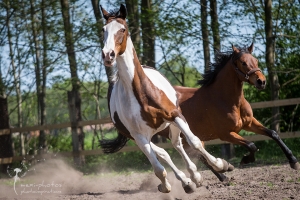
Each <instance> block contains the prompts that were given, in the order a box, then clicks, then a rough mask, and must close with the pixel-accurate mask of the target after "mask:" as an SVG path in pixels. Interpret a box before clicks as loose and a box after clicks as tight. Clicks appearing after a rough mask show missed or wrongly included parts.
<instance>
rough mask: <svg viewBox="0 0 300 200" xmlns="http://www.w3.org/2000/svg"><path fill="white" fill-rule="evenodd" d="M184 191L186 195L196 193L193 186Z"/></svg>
mask: <svg viewBox="0 0 300 200" xmlns="http://www.w3.org/2000/svg"><path fill="white" fill-rule="evenodd" d="M183 189H184V191H185V193H187V194H191V193H193V192H194V189H193V187H191V185H186V186H184V187H183Z"/></svg>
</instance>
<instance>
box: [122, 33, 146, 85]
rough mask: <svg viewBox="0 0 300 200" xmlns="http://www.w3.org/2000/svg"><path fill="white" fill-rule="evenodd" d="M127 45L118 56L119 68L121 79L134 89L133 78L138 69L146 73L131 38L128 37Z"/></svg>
mask: <svg viewBox="0 0 300 200" xmlns="http://www.w3.org/2000/svg"><path fill="white" fill-rule="evenodd" d="M126 45H127V47H126V50H125V51H124V53H123V54H122V55H120V56H118V57H117V68H118V73H119V79H120V81H122V82H123V84H124V85H126V87H127V88H128V89H132V83H133V79H134V77H135V76H136V74H137V71H138V72H140V73H142V74H143V73H144V72H143V69H142V66H141V64H140V61H139V60H138V57H137V54H136V51H135V49H134V46H133V43H132V41H131V38H130V37H128V38H127V44H126Z"/></svg>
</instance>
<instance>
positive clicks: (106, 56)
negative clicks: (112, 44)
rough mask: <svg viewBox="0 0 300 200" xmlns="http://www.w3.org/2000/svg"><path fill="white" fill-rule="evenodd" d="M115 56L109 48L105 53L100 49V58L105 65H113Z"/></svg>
mask: <svg viewBox="0 0 300 200" xmlns="http://www.w3.org/2000/svg"><path fill="white" fill-rule="evenodd" d="M115 56H116V54H115V51H114V50H111V51H109V52H107V53H105V52H104V50H102V59H103V62H104V65H105V66H106V67H111V66H112V65H113V62H114V59H115Z"/></svg>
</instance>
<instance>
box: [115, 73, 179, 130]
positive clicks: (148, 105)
mask: <svg viewBox="0 0 300 200" xmlns="http://www.w3.org/2000/svg"><path fill="white" fill-rule="evenodd" d="M144 71H145V74H146V75H147V79H148V81H151V82H147V81H146V80H142V84H141V85H139V86H135V85H134V84H133V86H132V89H128V88H125V87H124V84H122V83H121V82H116V84H115V86H114V88H113V90H112V93H111V98H110V112H111V118H112V120H113V121H114V123H115V124H116V123H119V127H120V126H123V128H126V129H127V131H126V132H148V133H151V134H154V133H156V132H158V131H160V130H162V129H164V128H166V127H167V126H168V125H169V122H168V121H167V120H164V119H163V118H165V119H166V116H168V115H171V113H169V112H166V110H164V109H163V108H162V105H164V107H165V105H166V103H167V104H168V107H171V108H174V109H175V108H176V102H177V97H176V92H175V90H174V89H173V87H172V86H171V85H170V83H169V82H168V81H167V80H166V79H165V78H164V77H163V76H161V74H160V73H159V72H157V71H156V70H153V69H144ZM119 81H121V80H119ZM158 85H160V87H158ZM162 86H163V87H162ZM140 90H142V92H141V91H140ZM167 95H168V98H166V96H167ZM170 120H171V119H170ZM120 124H121V125H120ZM116 126H117V127H118V124H116Z"/></svg>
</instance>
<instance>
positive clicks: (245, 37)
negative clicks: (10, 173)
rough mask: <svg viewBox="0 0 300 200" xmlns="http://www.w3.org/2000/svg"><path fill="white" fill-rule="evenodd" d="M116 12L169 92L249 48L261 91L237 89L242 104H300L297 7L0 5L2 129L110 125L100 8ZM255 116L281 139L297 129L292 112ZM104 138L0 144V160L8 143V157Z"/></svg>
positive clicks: (52, 0)
mask: <svg viewBox="0 0 300 200" xmlns="http://www.w3.org/2000/svg"><path fill="white" fill-rule="evenodd" d="M120 3H124V4H125V5H126V7H127V11H128V24H129V30H130V33H131V38H132V40H133V43H134V45H135V48H136V50H137V53H138V55H139V59H140V61H141V63H142V64H145V65H149V66H152V67H155V68H156V69H157V70H159V71H161V72H162V73H163V74H164V75H165V76H166V77H167V78H168V79H169V80H170V81H171V83H172V84H173V85H183V86H189V87H199V86H198V85H197V80H198V79H201V74H203V73H204V71H205V70H208V69H209V67H210V65H209V63H210V62H214V55H215V53H216V52H218V51H221V52H228V51H231V45H232V44H234V45H236V46H241V47H244V46H249V45H250V44H251V43H252V42H254V47H255V49H254V53H253V54H254V56H255V57H256V58H257V59H258V60H259V67H260V68H261V69H262V70H263V73H264V74H265V75H266V76H267V88H266V89H265V90H263V91H258V90H256V89H255V88H254V87H251V86H250V85H248V84H244V92H245V96H246V99H247V100H248V101H249V102H260V101H269V100H276V99H289V98H296V97H300V87H299V83H300V65H299V63H300V45H299V44H300V37H299V32H300V1H295V0H288V1H282V0H278V1H272V0H250V1H244V0H242V1H240V0H199V1H195V0H184V1H182V0H165V1H164V0H125V1H114V0H111V1H102V0H101V1H98V0H90V1H76V0H61V1H56V0H48V1H46V0H29V1H24V0H2V1H1V2H0V22H1V23H0V24H1V27H0V48H1V53H0V96H1V101H0V104H2V105H1V106H3V105H6V104H7V106H8V110H7V115H8V118H9V121H8V120H6V121H5V119H4V117H5V116H4V115H1V118H0V129H4V128H8V126H9V127H24V126H33V125H43V124H57V123H63V122H70V121H71V122H78V121H81V120H92V119H100V118H106V117H109V115H108V109H107V99H106V93H107V88H108V82H109V81H110V74H112V73H113V69H111V68H105V67H104V65H103V63H102V59H101V47H102V27H103V23H104V21H103V19H102V14H101V12H100V9H99V5H100V4H101V5H102V6H104V7H105V8H106V9H107V10H113V9H116V8H119V6H120ZM2 100H3V101H2ZM5 101H6V103H3V102H5ZM254 115H255V116H256V118H257V119H258V120H260V121H261V122H262V123H263V124H264V125H265V126H267V127H270V128H272V129H274V130H277V131H279V132H291V131H299V130H300V109H299V106H298V105H293V106H285V107H275V108H266V109H259V110H254ZM1 121H2V122H1ZM4 121H5V122H8V123H4ZM70 132H71V133H72V134H70ZM88 133H90V135H89V134H88ZM244 134H247V133H244ZM103 136H104V133H103V127H91V128H90V129H88V130H87V129H83V128H82V127H72V129H71V130H53V131H50V132H49V131H43V130H41V131H39V132H38V133H36V134H35V135H34V134H32V133H29V132H28V133H16V134H13V135H9V136H5V135H2V136H0V137H1V138H0V143H1V144H0V148H1V149H0V154H1V152H2V153H3V152H4V151H6V149H5V148H6V147H5V145H3V144H4V143H6V142H7V141H11V142H12V145H13V153H14V155H25V154H26V152H29V151H30V150H31V149H32V148H35V149H49V148H53V149H56V150H59V151H63V150H70V149H73V151H80V150H83V149H93V148H98V147H97V144H96V143H97V139H98V138H100V139H101V137H103ZM58 138H59V139H58ZM58 143H59V144H60V145H58ZM3 154H5V153H3ZM2 156H3V155H2ZM0 157H1V155H0ZM81 162H82V161H80V160H79V161H78V163H79V164H80V163H81Z"/></svg>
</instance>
